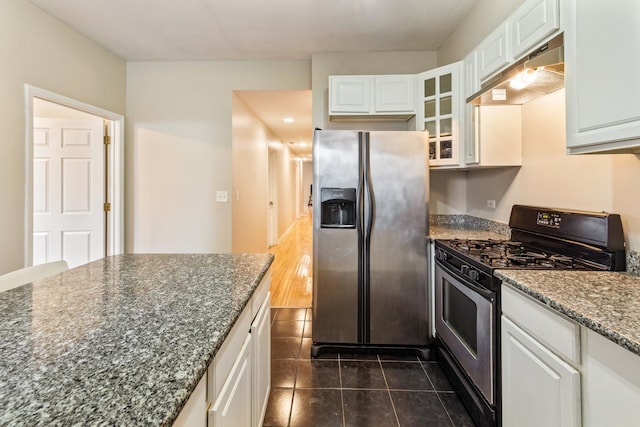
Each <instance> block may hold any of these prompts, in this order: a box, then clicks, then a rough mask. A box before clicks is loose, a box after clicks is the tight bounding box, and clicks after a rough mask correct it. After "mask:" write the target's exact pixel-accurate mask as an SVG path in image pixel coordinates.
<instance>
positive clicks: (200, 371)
mask: <svg viewBox="0 0 640 427" xmlns="http://www.w3.org/2000/svg"><path fill="white" fill-rule="evenodd" d="M273 260H274V255H273V254H269V256H268V259H267V262H266V263H265V265H264V266H263V268H262V270H261V271H260V272H259V273H258V275H257V276H256V278H255V280H254V281H253V282H252V283H251V285H250V288H251V291H250V292H249V293H248V295H247V298H246V299H245V301H244V303H243V304H242V306H241V307H239V310H237V311H236V312H235V314H234V316H232V318H231V319H230V321H229V322H228V324H227V327H226V328H224V330H222V331H221V332H222V333H221V334H220V339H219V340H217V341H216V342H215V343H214V344H213V346H212V347H211V349H210V351H209V352H208V354H207V360H206V361H203V362H204V363H203V364H201V365H200V366H199V367H198V368H197V369H196V370H194V372H193V375H192V376H191V377H190V380H191V381H190V382H189V385H188V386H187V387H186V389H187V391H188V392H187V394H186V396H185V397H184V399H181V401H180V402H179V403H178V404H177V405H176V407H175V409H174V410H172V411H171V414H170V415H169V416H168V417H167V420H164V421H165V422H163V423H162V425H172V424H173V423H174V422H175V421H176V419H177V418H178V415H180V412H181V411H182V409H184V407H185V405H186V404H187V401H188V400H189V398H190V397H191V394H192V393H193V391H194V390H195V389H196V387H197V386H198V383H199V382H200V379H201V378H202V376H203V375H204V374H205V373H206V372H207V369H208V368H209V365H210V364H211V363H212V362H213V359H214V358H215V356H216V354H217V353H218V351H219V350H220V348H221V347H222V344H223V343H224V341H225V340H226V339H227V337H228V336H229V333H230V332H231V330H232V329H233V327H234V326H235V324H236V322H237V321H238V319H239V318H240V315H241V314H242V312H243V311H244V309H245V308H246V307H247V304H249V301H251V298H252V297H253V294H254V293H255V291H256V289H257V288H258V285H260V282H261V281H262V279H263V278H264V276H265V275H266V274H267V271H268V270H269V267H271V264H272V263H273Z"/></svg>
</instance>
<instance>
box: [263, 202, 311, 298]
mask: <svg viewBox="0 0 640 427" xmlns="http://www.w3.org/2000/svg"><path fill="white" fill-rule="evenodd" d="M312 236H313V232H312V220H311V215H303V216H301V217H300V218H299V219H298V220H297V221H296V222H295V224H294V225H293V227H292V229H291V230H289V232H288V233H287V234H286V235H285V237H284V238H283V239H282V241H281V242H280V243H279V244H278V245H275V246H272V247H271V248H269V252H271V253H272V254H274V255H275V260H274V261H273V264H272V266H271V306H273V307H311V300H312V296H313V266H312V260H313V237H312Z"/></svg>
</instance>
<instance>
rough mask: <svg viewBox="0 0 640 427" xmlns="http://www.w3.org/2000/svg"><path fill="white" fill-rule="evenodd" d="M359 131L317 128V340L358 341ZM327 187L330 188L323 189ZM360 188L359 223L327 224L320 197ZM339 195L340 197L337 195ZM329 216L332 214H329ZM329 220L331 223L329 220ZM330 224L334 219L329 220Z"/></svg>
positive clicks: (314, 154) (315, 186)
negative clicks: (352, 224) (323, 223)
mask: <svg viewBox="0 0 640 427" xmlns="http://www.w3.org/2000/svg"><path fill="white" fill-rule="evenodd" d="M359 135H360V133H359V132H357V131H316V132H315V134H314V146H313V193H314V202H313V333H312V336H313V342H314V343H336V344H357V343H359V342H361V337H362V322H361V321H360V320H359V319H360V316H359V308H360V306H361V304H360V300H361V299H362V290H361V287H360V286H359V284H358V283H359V274H358V269H359V251H358V239H359V230H360V226H359V224H358V221H359V220H360V214H359V212H358V208H359V207H361V203H360V202H359V200H358V198H359V197H361V191H359V182H360V180H361V174H360V171H359V162H360V151H359V150H360V147H359ZM323 189H325V190H324V191H323ZM349 189H356V199H357V200H356V208H355V222H356V226H355V227H351V226H340V227H331V226H327V224H325V226H324V227H323V226H322V223H321V219H322V211H321V209H322V205H323V204H322V203H321V201H322V200H321V196H322V194H323V193H324V194H325V195H326V194H329V195H330V197H329V196H328V199H331V200H336V199H344V198H348V197H347V195H348V193H350V192H351V191H350V190H349ZM336 194H337V195H336ZM325 216H327V214H326V212H325ZM325 222H326V221H325ZM329 222H331V221H329Z"/></svg>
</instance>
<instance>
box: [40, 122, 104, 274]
mask: <svg viewBox="0 0 640 427" xmlns="http://www.w3.org/2000/svg"><path fill="white" fill-rule="evenodd" d="M33 123H34V129H33V265H37V264H42V263H45V262H50V261H56V260H60V259H64V260H65V261H67V263H68V264H69V267H71V268H72V267H75V266H78V265H81V264H86V263H87V262H90V261H93V260H96V259H98V258H102V257H103V256H104V245H105V229H104V218H105V217H104V205H103V203H104V193H105V165H104V140H103V135H104V122H103V119H101V118H96V119H45V118H34V120H33Z"/></svg>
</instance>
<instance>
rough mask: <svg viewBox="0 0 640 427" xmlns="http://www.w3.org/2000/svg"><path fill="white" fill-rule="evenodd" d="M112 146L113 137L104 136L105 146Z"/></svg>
mask: <svg viewBox="0 0 640 427" xmlns="http://www.w3.org/2000/svg"><path fill="white" fill-rule="evenodd" d="M109 144H111V137H110V136H109V135H105V136H104V145H109Z"/></svg>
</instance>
